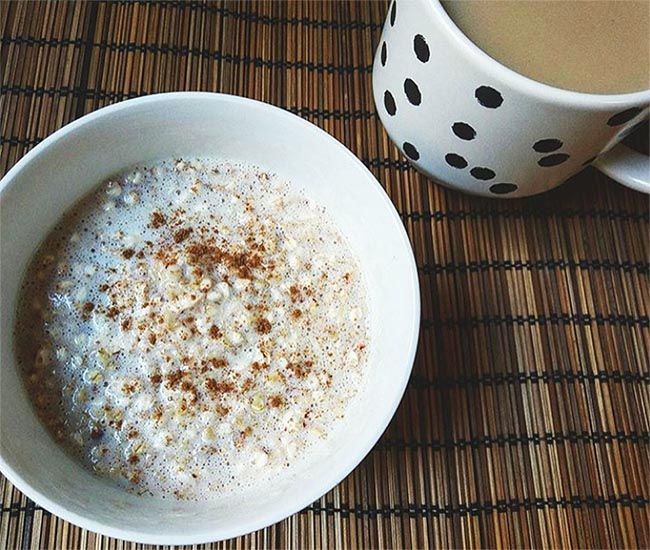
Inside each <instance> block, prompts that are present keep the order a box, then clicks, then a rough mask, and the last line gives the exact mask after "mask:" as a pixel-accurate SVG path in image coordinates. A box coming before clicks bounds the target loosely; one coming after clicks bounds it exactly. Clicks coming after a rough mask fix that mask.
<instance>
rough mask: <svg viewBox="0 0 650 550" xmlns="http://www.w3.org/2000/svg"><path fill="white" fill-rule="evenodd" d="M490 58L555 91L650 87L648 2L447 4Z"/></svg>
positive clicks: (449, 0)
mask: <svg viewBox="0 0 650 550" xmlns="http://www.w3.org/2000/svg"><path fill="white" fill-rule="evenodd" d="M442 5H443V7H444V8H445V10H446V11H447V13H448V14H449V16H450V17H451V18H452V19H453V21H454V23H456V25H457V26H458V27H459V28H460V30H461V31H463V33H464V34H465V35H466V36H467V37H468V38H469V39H470V40H471V41H472V42H474V44H476V45H477V46H478V47H479V48H481V49H482V50H483V51H484V52H485V53H487V54H488V55H489V56H490V57H493V58H494V59H496V60H497V61H499V62H500V63H503V64H504V65H505V66H506V67H509V68H510V69H513V70H514V71H517V72H518V73H520V74H522V75H524V76H527V77H529V78H532V79H533V80H537V81H538V82H543V83H544V84H549V85H551V86H555V87H557V88H564V89H567V90H575V91H577V92H585V93H591V94H618V93H628V92H637V91H640V90H645V89H648V88H650V73H649V71H648V68H649V67H650V42H649V41H648V40H649V37H650V2H648V0H567V1H558V0H499V1H490V0H446V1H443V2H442Z"/></svg>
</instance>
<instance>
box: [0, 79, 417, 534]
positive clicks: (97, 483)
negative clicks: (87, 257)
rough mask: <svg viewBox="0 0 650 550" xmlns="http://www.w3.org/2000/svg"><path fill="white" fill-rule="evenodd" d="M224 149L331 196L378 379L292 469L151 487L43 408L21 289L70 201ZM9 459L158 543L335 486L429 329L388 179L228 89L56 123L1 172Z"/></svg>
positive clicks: (1, 425)
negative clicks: (219, 491)
mask: <svg viewBox="0 0 650 550" xmlns="http://www.w3.org/2000/svg"><path fill="white" fill-rule="evenodd" d="M181 155H188V156H189V155H195V156H201V155H203V156H216V157H220V158H226V159H234V160H241V161H244V162H248V163H252V164H256V165H259V166H262V167H264V168H266V169H267V170H271V171H274V172H276V173H278V174H280V175H282V176H285V177H287V178H288V179H289V180H291V181H292V182H293V183H295V184H296V185H297V186H300V187H302V188H304V189H305V192H306V194H307V195H308V196H310V197H311V198H313V199H314V200H315V201H317V202H318V203H320V204H322V205H324V206H325V207H326V208H327V210H328V211H329V213H330V215H331V216H333V217H334V219H335V221H336V223H337V225H338V227H339V229H340V230H341V231H342V232H343V234H344V235H345V236H346V237H347V240H348V241H349V243H350V245H351V247H352V248H353V250H354V252H355V253H356V255H357V256H358V258H359V260H360V264H361V268H362V271H363V273H364V277H365V280H366V286H367V291H368V294H369V300H370V326H371V345H370V354H369V366H368V375H367V383H366V384H365V386H364V387H363V388H361V390H360V393H359V394H358V395H357V397H356V398H355V400H354V402H353V403H352V404H351V406H350V408H349V410H348V414H347V416H346V420H345V421H344V422H343V423H342V425H341V427H340V429H338V430H336V431H335V432H333V433H332V434H331V436H330V437H329V438H328V439H327V440H326V441H325V442H324V444H323V446H322V447H321V448H320V449H318V451H317V452H316V453H315V454H313V455H312V456H311V457H310V458H309V459H308V460H306V461H305V462H304V463H302V464H300V465H297V466H296V470H295V471H293V472H292V473H291V474H290V475H286V476H284V477H280V478H278V479H277V480H275V481H274V482H272V483H268V484H265V485H264V486H263V487H256V488H255V489H254V490H251V491H249V492H247V493H242V494H241V495H238V496H236V497H231V498H219V496H218V495H216V496H215V499H214V500H210V501H204V502H176V501H170V500H162V499H155V498H152V497H138V496H135V495H132V494H129V493H127V492H125V491H123V490H122V489H120V488H118V487H116V486H115V485H113V484H112V483H111V482H110V481H109V480H106V479H102V478H99V477H96V476H94V475H93V474H92V473H90V472H89V471H87V470H85V469H84V468H83V467H81V466H80V465H79V464H78V463H77V462H75V461H74V460H73V459H72V458H70V457H69V456H68V455H67V454H66V453H65V452H64V451H63V450H62V449H61V448H60V447H59V446H58V445H57V444H56V443H55V442H54V441H53V440H52V439H51V438H50V436H49V435H48V433H47V431H46V430H45V429H44V427H43V426H42V425H41V424H40V422H39V421H38V419H37V417H36V416H35V414H34V412H33V410H32V408H31V405H30V402H29V400H28V397H27V394H26V392H25V389H24V388H23V385H22V382H21V379H20V376H19V372H18V369H17V366H16V361H15V359H14V349H13V339H12V332H13V327H14V320H15V310H16V300H17V296H18V293H19V289H20V283H21V280H22V277H23V275H24V271H25V269H26V266H27V263H28V261H29V259H30V257H31V256H32V254H33V253H34V251H35V249H36V248H37V246H38V244H39V243H40V242H41V240H42V239H43V238H44V237H45V235H46V234H47V233H48V231H49V230H50V229H51V228H52V227H53V226H54V224H55V223H56V221H57V220H58V219H59V218H60V217H61V215H62V214H63V213H64V211H65V210H66V209H67V208H68V207H69V206H70V205H71V204H72V203H74V202H75V201H76V200H77V199H79V198H80V197H81V196H83V195H84V194H86V193H87V192H88V191H89V190H90V189H92V188H93V187H94V186H95V185H97V184H98V182H100V181H101V180H103V179H104V178H106V177H108V176H109V175H111V174H113V173H115V172H119V171H120V170H121V169H124V168H126V167H128V166H130V165H132V164H135V163H138V162H144V161H150V160H155V159H161V158H165V157H172V156H181ZM0 207H1V209H2V216H1V218H0V231H1V236H2V240H1V250H0V252H1V255H0V258H1V274H2V279H1V283H2V284H1V289H0V290H1V294H0V300H1V302H0V305H1V308H2V330H1V331H0V337H1V357H2V363H1V365H2V367H1V369H0V375H1V376H0V469H1V470H2V473H4V475H5V476H6V477H7V478H9V480H10V481H11V482H12V483H13V484H14V485H15V486H16V487H18V488H19V489H20V490H21V491H23V492H24V493H25V494H26V495H27V496H28V497H29V498H31V499H33V500H35V501H36V502H37V503H39V504H40V505H42V506H43V507H44V508H46V509H47V510H49V511H51V512H52V513H54V514H56V515H58V516H60V517H62V518H63V519H65V520H68V521H70V522H72V523H75V524H77V525H79V526H81V527H83V528H86V529H90V530H92V531H97V532H99V533H102V534H105V535H109V536H112V537H117V538H121V539H128V540H131V541H138V542H143V543H156V544H190V543H202V542H208V541H216V540H222V539H227V538H230V537H234V536H237V535H241V534H244V533H247V532H250V531H253V530H255V529H259V528H262V527H265V526H267V525H270V524H272V523H275V522H277V521H279V520H281V519H283V518H285V517H287V516H289V515H291V514H293V513H295V512H297V511H298V510H300V509H302V508H304V507H305V506H307V505H309V504H310V503H312V502H313V501H314V500H316V499H317V498H319V497H320V496H321V495H323V494H324V493H326V492H327V491H328V490H330V489H331V488H332V487H334V486H335V485H336V484H337V483H338V482H339V481H341V480H342V479H343V478H344V477H345V476H346V475H347V474H349V473H350V471H351V470H352V469H353V468H354V467H355V466H356V465H357V464H358V463H359V462H360V461H361V460H362V459H363V457H364V456H365V455H366V454H367V453H368V452H369V451H370V449H371V448H372V447H373V445H374V444H375V443H376V442H377V440H378V439H379V437H380V436H381V434H382V432H383V431H384V429H385V428H386V426H387V425H388V423H389V421H390V419H391V417H392V416H393V414H394V412H395V409H396V408H397V405H398V404H399V402H400V399H401V397H402V394H403V392H404V389H405V386H406V383H407V380H408V378H409V374H410V372H411V367H412V364H413V359H414V356H415V350H416V346H417V339H418V326H419V320H420V302H419V287H418V279H417V271H416V266H415V262H414V259H413V253H412V251H411V248H410V245H409V241H408V238H407V236H406V233H405V231H404V228H403V226H402V223H401V222H400V219H399V217H398V215H397V213H396V211H395V209H394V207H393V205H392V204H391V202H390V200H389V198H388V197H387V195H386V194H385V193H384V191H383V190H382V188H381V186H380V185H379V183H378V182H377V180H376V179H375V178H374V177H373V176H372V174H371V173H370V172H369V171H368V170H367V169H366V168H365V167H364V166H363V165H362V164H361V162H359V160H358V159H357V158H356V157H355V156H354V155H353V154H352V153H350V151H348V150H347V149H346V148H345V147H344V146H343V145H341V144H340V143H339V142H338V141H336V140H335V139H334V138H332V137H331V136H330V135H328V134H327V133H325V132H323V131H322V130H320V129H319V128H317V127H316V126H314V125H313V124H310V123H308V122H306V121H304V120H302V119H300V118H298V117H296V116H294V115H291V114H289V113H287V112H286V111H283V110H281V109H278V108H276V107H272V106H270V105H267V104H264V103H260V102H257V101H252V100H248V99H243V98H239V97H233V96H228V95H221V94H210V93H194V92H187V93H186V92H179V93H170V94H161V95H153V96H148V97H143V98H139V99H134V100H130V101H125V102H123V103H118V104H116V105H112V106H110V107H106V108H104V109H100V110H98V111H95V112H94V113H91V114H89V115H87V116H84V117H83V118H81V119H79V120H77V121H75V122H73V123H72V124H69V125H68V126H66V127H64V128H62V129H61V130H59V131H58V132H55V133H54V134H53V135H51V136H50V137H49V138H47V139H46V140H45V141H43V142H42V143H41V144H40V145H38V146H37V147H35V148H34V149H33V150H32V151H30V152H29V153H28V154H27V155H25V157H24V158H23V159H22V160H21V161H20V162H18V164H16V166H14V168H13V169H12V170H10V171H9V173H8V174H7V175H6V176H5V177H4V178H3V179H2V182H0Z"/></svg>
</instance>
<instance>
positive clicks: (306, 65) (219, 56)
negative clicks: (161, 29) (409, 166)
mask: <svg viewBox="0 0 650 550" xmlns="http://www.w3.org/2000/svg"><path fill="white" fill-rule="evenodd" d="M0 42H1V43H2V45H8V44H17V45H26V46H47V47H59V46H75V47H77V46H79V47H81V46H83V47H90V48H97V49H100V50H109V51H114V52H127V53H135V52H141V53H155V54H162V55H167V54H171V55H178V56H184V57H186V56H190V55H193V56H198V57H203V58H205V59H212V60H214V61H224V62H226V63H237V64H241V65H253V66H254V67H266V68H267V69H277V70H288V69H301V70H302V69H304V70H307V71H315V72H318V73H327V74H345V75H347V74H354V73H371V72H372V65H334V64H332V63H313V62H311V61H284V60H281V61H275V60H272V59H265V58H262V57H250V56H247V55H246V56H239V55H233V54H228V53H223V52H220V51H212V50H208V49H201V48H188V47H186V46H170V45H168V44H142V43H137V42H122V43H119V44H116V43H111V42H87V41H85V40H81V39H78V38H75V39H69V38H61V39H58V38H36V37H33V36H6V37H2V39H1V40H0Z"/></svg>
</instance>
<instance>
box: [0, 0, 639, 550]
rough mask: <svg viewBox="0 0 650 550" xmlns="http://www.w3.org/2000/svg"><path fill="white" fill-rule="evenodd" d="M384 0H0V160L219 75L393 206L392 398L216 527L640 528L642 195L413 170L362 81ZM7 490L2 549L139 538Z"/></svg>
mask: <svg viewBox="0 0 650 550" xmlns="http://www.w3.org/2000/svg"><path fill="white" fill-rule="evenodd" d="M386 7H387V4H386V3H385V2H328V3H315V2H304V3H294V2H291V3H279V2H277V3H266V2H241V3H203V2H200V3H199V2H185V3H182V2H165V3H161V2H159V3H156V4H155V5H152V4H148V3H145V2H139V1H134V2H124V1H120V2H91V3H81V2H78V3H73V2H56V3H54V2H52V3H50V2H47V3H46V2H35V3H33V2H7V1H3V2H0V22H1V23H0V24H1V25H2V31H3V38H2V51H1V61H2V65H1V67H2V90H1V91H2V99H1V101H2V117H1V129H0V132H1V136H0V139H1V143H0V145H1V147H2V148H1V153H0V160H1V163H2V168H3V173H4V172H6V170H8V169H9V167H11V166H12V165H13V164H14V163H15V162H16V161H17V160H18V159H19V158H20V157H21V156H22V155H23V154H24V153H25V152H26V151H27V150H28V149H29V148H30V147H32V146H33V145H35V144H36V143H38V142H39V141H40V140H41V139H43V138H44V137H45V136H47V135H48V134H50V133H51V132H52V131H54V130H56V129H57V128H59V127H61V126H62V125H64V124H66V123H67V122H69V121H71V120H73V119H75V118H77V117H79V116H81V115H83V114H85V113H87V112H89V111H92V110H94V109H97V108H98V107H101V106H103V105H107V104H109V103H113V102H115V101H119V100H122V99H125V98H130V97H135V96H139V95H142V94H148V93H153V92H162V91H171V90H209V91H220V92H227V93H233V94H239V95H243V96H247V97H252V98H256V99H260V100H263V101H267V102H270V103H273V104H275V105H279V106H281V107H284V108H286V109H289V110H290V111H292V112H294V113H297V114H299V115H301V116H303V117H305V118H307V119H308V120H311V121H313V122H314V123H316V124H318V125H319V126H321V127H322V128H324V129H325V130H326V131H328V132H330V133H331V134H333V135H334V136H336V137H337V138H338V139H339V140H341V141H342V142H343V143H345V144H346V145H347V146H348V147H349V148H350V149H351V150H352V151H353V152H354V153H355V154H356V155H358V156H359V157H360V158H361V159H362V160H363V161H364V162H365V163H366V164H367V166H368V167H369V168H370V169H371V170H372V171H373V173H374V174H375V175H376V176H377V178H378V179H379V181H380V182H381V183H382V185H383V186H384V187H385V189H386V191H387V192H388V194H389V195H390V197H391V199H392V200H393V202H394V204H395V206H396V207H397V209H398V210H399V212H400V214H401V216H402V219H403V221H404V225H405V226H406V229H407V231H408V234H409V236H410V238H411V242H412V244H413V247H414V249H415V254H416V257H417V262H418V267H419V272H420V284H421V288H422V306H423V309H422V329H421V340H420V348H419V353H418V356H417V360H416V363H415V368H414V372H413V376H412V379H411V382H410V384H409V387H408V390H407V392H406V396H405V398H404V401H403V403H402V405H401V407H400V408H399V412H398V413H397V415H396V417H395V419H394V420H393V422H392V423H391V425H390V427H389V429H388V430H387V432H386V434H385V435H384V436H383V438H382V439H381V441H380V443H379V444H378V445H377V446H376V448H375V449H374V450H373V451H372V453H371V454H370V455H369V456H368V457H367V458H366V459H365V460H364V461H363V463H362V464H361V465H360V466H359V467H358V468H357V469H356V470H355V471H354V472H353V473H352V474H351V475H350V476H349V477H348V478H347V479H346V480H345V481H343V482H342V483H341V484H340V485H339V486H338V487H336V488H335V489H333V490H332V491H331V492H329V493H328V494H327V495H325V496H324V497H323V498H322V499H320V500H318V501H317V502H315V503H313V504H312V505H311V506H309V507H308V508H306V509H305V510H303V511H302V512H300V513H298V514H296V515H295V516H293V517H291V518H289V519H287V520H285V521H283V522H280V523H278V524H277V525H274V526H272V527H269V528H267V529H264V530H262V531H259V532H257V533H254V534H251V535H249V536H246V537H241V538H239V539H236V540H232V541H228V542H226V543H222V544H217V545H215V547H219V548H221V547H236V548H243V547H282V548H289V547H294V548H311V547H326V548H333V547H336V548H339V547H345V548H348V547H362V548H389V547H390V548H402V547H417V548H426V547H429V548H432V547H464V546H472V547H478V546H482V547H496V546H501V547H503V546H508V547H531V546H534V547H566V546H572V547H648V546H650V513H649V512H650V500H649V499H650V487H649V481H648V480H649V479H650V399H649V397H650V395H649V394H650V359H649V355H650V353H649V350H650V338H649V325H650V323H649V318H648V309H649V306H650V292H649V291H648V290H649V287H650V285H648V274H649V269H650V264H649V262H648V259H649V253H650V239H649V238H648V226H649V222H650V219H649V218H650V216H649V213H648V200H647V197H645V196H643V195H641V194H638V193H635V192H633V191H630V190H627V189H625V188H623V187H621V186H619V185H616V184H614V183H613V182H612V181H610V180H608V179H606V178H605V177H604V176H601V175H599V174H598V173H597V172H596V171H595V170H594V169H591V168H589V169H587V170H585V171H584V172H583V173H582V174H580V175H579V176H577V177H576V178H575V179H574V181H573V182H571V183H570V184H568V185H566V186H564V187H562V188H560V189H558V190H555V191H553V192H551V193H548V194H546V195H544V196H542V197H536V198H532V199H527V200H516V201H510V202H506V201H493V200H483V199H478V198H473V197H468V196H464V195H461V194H459V193H456V192H453V191H449V190H446V189H444V188H442V187H440V186H438V185H435V184H433V183H431V182H430V181H428V180H427V179H426V178H425V177H423V176H421V175H420V174H418V173H417V172H416V171H415V170H413V169H412V168H410V167H409V165H408V164H407V163H406V161H405V160H404V158H402V157H401V156H400V154H399V152H398V151H397V149H396V148H395V147H394V146H393V145H392V144H391V143H390V141H389V140H388V138H387V135H386V134H385V132H384V131H383V129H382V126H381V124H380V122H379V119H378V117H377V116H376V113H375V109H374V105H373V101H372V94H371V63H372V58H373V51H374V48H375V46H376V44H377V42H378V39H379V34H380V32H381V26H382V23H383V17H384V14H385V12H386ZM4 238H11V237H10V236H6V235H5V236H4ZM0 493H1V495H2V513H1V516H0V547H2V548H84V549H85V548H135V547H138V548H139V547H140V545H131V544H130V543H125V542H123V541H117V540H114V539H109V538H107V537H102V536H98V535H95V534H93V533H90V532H87V531H83V530H81V529H78V528H76V527H74V526H72V525H70V524H68V523H65V522H63V521H62V520H60V519H58V518H57V517H55V516H53V515H51V514H50V513H49V512H47V511H45V510H43V509H42V508H40V507H39V506H36V505H35V504H34V503H32V502H30V501H29V500H27V499H26V498H25V497H24V496H23V495H22V494H20V493H19V492H18V491H17V490H16V489H14V488H13V487H12V486H11V484H10V483H9V482H7V481H6V480H4V479H3V480H2V482H1V486H0Z"/></svg>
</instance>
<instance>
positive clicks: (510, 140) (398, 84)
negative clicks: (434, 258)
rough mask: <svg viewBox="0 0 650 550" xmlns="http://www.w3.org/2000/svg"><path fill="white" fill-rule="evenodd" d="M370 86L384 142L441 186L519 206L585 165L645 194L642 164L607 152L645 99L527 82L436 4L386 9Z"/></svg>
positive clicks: (617, 150) (406, 0)
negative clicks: (519, 200)
mask: <svg viewBox="0 0 650 550" xmlns="http://www.w3.org/2000/svg"><path fill="white" fill-rule="evenodd" d="M372 80H373V93H374V98H375V103H376V106H377V110H378V112H379V116H380V118H381V120H382V123H383V124H384V127H385V128H386V131H387V132H388V134H389V135H390V137H391V139H392V140H393V141H394V142H395V144H397V146H398V147H399V148H400V149H401V150H402V152H403V153H404V155H405V156H406V157H407V158H408V159H409V161H410V162H411V163H412V164H413V165H414V166H415V167H416V168H417V169H418V170H420V171H422V172H424V173H425V174H427V175H429V176H431V177H432V178H434V179H435V180H436V181H438V182H440V183H441V184H443V185H446V186H448V187H453V188H455V189H459V190H461V191H465V192H467V193H473V194H476V195H483V196H491V197H525V196H527V195H534V194H537V193H542V192H544V191H547V190H549V189H552V188H554V187H557V186H558V185H560V184H561V183H562V182H564V181H565V180H566V179H567V178H569V177H570V176H572V175H573V174H575V173H576V172H579V171H580V170H581V169H582V168H583V167H584V166H586V165H587V164H590V163H594V165H595V166H596V167H597V168H599V169H600V170H602V171H603V172H605V173H606V174H608V175H609V176H611V177H612V178H614V179H616V180H618V181H620V182H621V183H623V184H625V185H628V186H629V187H633V188H635V189H638V190H640V191H644V192H646V193H648V192H650V182H649V181H648V180H649V179H650V162H649V160H648V157H647V156H645V155H642V154H641V153H637V152H635V151H632V150H631V149H628V148H627V147H625V146H624V145H622V144H619V145H617V143H618V142H619V141H620V140H621V139H622V138H623V137H625V136H626V135H627V134H628V133H629V132H630V131H631V130H632V129H633V128H634V127H635V126H636V125H637V124H639V123H640V122H642V121H643V120H644V119H645V117H646V116H647V114H648V108H649V104H650V90H644V91H640V92H635V93H628V94H619V95H594V94H583V93H579V92H573V91H568V90H562V89H558V88H554V87H551V86H548V85H546V84H541V83H539V82H536V81H534V80H531V79H529V78H527V77H524V76H522V75H520V74H518V73H516V72H514V71H512V70H510V69H508V68H506V67H504V66H503V65H501V64H500V63H498V62H497V61H495V60H494V59H492V58H491V57H489V56H488V55H487V54H485V53H484V52H483V51H482V50H480V49H479V48H478V47H477V46H475V45H474V44H473V43H472V42H471V41H470V40H469V39H468V38H467V37H466V36H465V35H464V34H463V33H462V32H461V31H460V30H459V29H458V27H456V25H455V24H454V23H453V22H452V20H451V19H450V18H449V16H448V15H447V13H446V12H445V10H444V9H443V7H442V5H441V4H440V2H438V0H393V2H392V4H391V5H390V7H389V11H388V16H387V18H386V22H385V24H384V29H383V32H382V36H381V41H380V43H379V46H378V48H377V53H376V55H375V61H374V67H373V75H372Z"/></svg>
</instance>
